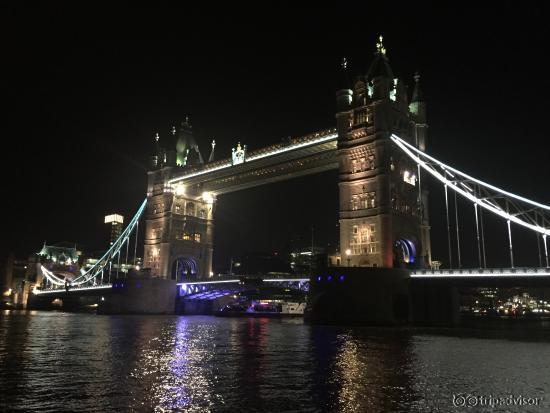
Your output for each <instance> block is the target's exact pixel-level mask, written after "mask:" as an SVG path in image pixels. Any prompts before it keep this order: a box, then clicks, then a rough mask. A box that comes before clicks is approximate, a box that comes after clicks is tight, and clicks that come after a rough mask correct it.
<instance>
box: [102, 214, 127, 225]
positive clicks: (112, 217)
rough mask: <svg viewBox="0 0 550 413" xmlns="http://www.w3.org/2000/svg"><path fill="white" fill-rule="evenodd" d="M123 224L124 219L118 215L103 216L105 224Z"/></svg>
mask: <svg viewBox="0 0 550 413" xmlns="http://www.w3.org/2000/svg"><path fill="white" fill-rule="evenodd" d="M111 223H113V224H115V223H116V224H123V223H124V217H123V216H122V215H119V214H111V215H105V224H111Z"/></svg>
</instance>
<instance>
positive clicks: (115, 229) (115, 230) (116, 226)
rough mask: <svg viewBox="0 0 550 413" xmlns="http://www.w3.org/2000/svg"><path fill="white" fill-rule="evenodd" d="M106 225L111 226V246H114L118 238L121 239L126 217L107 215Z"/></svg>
mask: <svg viewBox="0 0 550 413" xmlns="http://www.w3.org/2000/svg"><path fill="white" fill-rule="evenodd" d="M105 223H106V224H111V238H110V244H109V245H113V244H114V242H115V241H116V240H117V239H118V237H120V235H121V234H122V227H123V224H124V217H123V216H122V215H119V214H111V215H105Z"/></svg>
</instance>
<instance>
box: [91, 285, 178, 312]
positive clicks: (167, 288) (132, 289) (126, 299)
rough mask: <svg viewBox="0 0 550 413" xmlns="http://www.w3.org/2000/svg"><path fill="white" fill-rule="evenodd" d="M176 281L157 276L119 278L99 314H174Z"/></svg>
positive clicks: (99, 309)
mask: <svg viewBox="0 0 550 413" xmlns="http://www.w3.org/2000/svg"><path fill="white" fill-rule="evenodd" d="M176 292H177V286H176V281H173V280H166V279H162V278H156V277H130V278H125V279H122V280H117V281H116V282H115V283H114V284H113V291H112V294H111V295H109V296H108V297H105V301H102V302H101V303H100V305H99V307H98V309H97V312H98V314H174V310H175V302H176Z"/></svg>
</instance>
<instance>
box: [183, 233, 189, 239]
mask: <svg viewBox="0 0 550 413" xmlns="http://www.w3.org/2000/svg"><path fill="white" fill-rule="evenodd" d="M183 239H184V240H185V241H191V234H190V233H188V232H184V233H183Z"/></svg>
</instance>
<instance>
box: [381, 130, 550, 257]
mask: <svg viewBox="0 0 550 413" xmlns="http://www.w3.org/2000/svg"><path fill="white" fill-rule="evenodd" d="M390 138H391V140H392V141H393V142H394V143H395V144H396V145H397V146H398V147H399V148H400V149H401V150H402V151H403V152H404V153H405V154H406V155H408V156H409V157H410V158H411V159H412V160H413V161H414V162H415V163H416V164H417V165H418V166H419V167H421V168H422V169H423V170H425V171H426V172H428V173H429V174H430V175H432V176H433V177H434V178H436V179H437V180H438V181H440V182H441V183H442V184H443V185H444V188H445V205H446V209H447V227H448V231H449V233H450V225H449V205H448V204H449V201H448V194H447V192H448V188H450V189H452V190H453V191H454V193H455V196H456V194H459V195H461V196H462V197H463V198H466V199H467V200H469V201H470V202H472V203H473V204H474V208H475V217H476V234H477V240H478V259H479V262H480V267H481V266H483V267H486V266H487V263H486V257H485V234H484V229H483V210H487V211H490V212H491V213H492V214H494V215H497V216H499V217H501V218H503V219H504V220H505V221H506V225H507V231H508V244H509V245H508V247H509V251H510V262H511V266H512V267H514V254H513V244H512V232H511V223H514V224H518V225H520V226H522V227H524V228H527V229H528V230H530V231H533V232H535V233H536V234H538V236H540V238H542V241H543V246H544V255H545V260H546V267H548V266H549V259H548V246H547V237H548V236H549V235H550V206H548V205H544V204H541V203H539V202H536V201H533V200H530V199H528V198H525V197H522V196H520V195H517V194H514V193H511V192H508V191H505V190H503V189H500V188H498V187H496V186H494V185H491V184H488V183H487V182H484V181H482V180H480V179H477V178H474V177H472V176H470V175H468V174H466V173H464V172H461V171H459V170H458V169H455V168H453V167H451V166H449V165H446V164H445V163H443V162H441V161H439V160H437V159H436V158H434V157H432V156H430V155H428V154H426V153H425V152H423V151H421V150H420V149H418V148H416V147H415V146H413V145H411V144H410V143H408V142H406V141H405V140H403V139H401V138H400V137H399V136H397V135H395V134H392V135H391V137H390ZM478 206H479V207H480V208H478ZM456 214H457V209H456V198H455V217H456ZM480 223H481V237H480V234H479V231H480V228H479V225H480ZM456 229H457V235H456V236H457V244H458V243H459V242H460V241H459V240H458V237H459V234H458V220H456ZM538 236H537V243H538V242H539V238H538ZM449 237H450V235H449ZM480 238H481V239H480ZM448 243H449V259H450V260H452V257H451V248H450V247H451V243H450V238H449V239H448ZM481 244H482V248H480V245H481ZM458 248H459V249H458V260H459V267H460V247H458ZM539 255H540V254H539ZM540 258H541V259H540V262H541V263H542V257H540ZM451 262H452V261H451Z"/></svg>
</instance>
